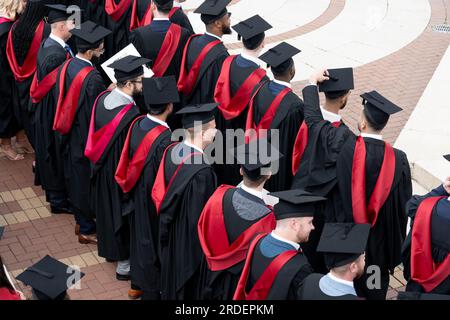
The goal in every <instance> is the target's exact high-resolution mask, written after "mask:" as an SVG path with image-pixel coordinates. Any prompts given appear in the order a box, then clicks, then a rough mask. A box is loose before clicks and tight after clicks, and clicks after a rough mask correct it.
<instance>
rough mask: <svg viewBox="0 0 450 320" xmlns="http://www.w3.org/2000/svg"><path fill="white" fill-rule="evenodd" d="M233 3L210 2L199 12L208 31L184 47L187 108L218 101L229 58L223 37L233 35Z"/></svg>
mask: <svg viewBox="0 0 450 320" xmlns="http://www.w3.org/2000/svg"><path fill="white" fill-rule="evenodd" d="M230 2H231V0H206V1H205V2H203V3H202V5H200V7H198V8H197V9H196V10H195V13H200V14H201V20H202V21H203V23H204V24H205V26H206V32H205V34H202V35H200V34H196V35H193V36H191V37H190V38H189V40H188V43H187V44H186V47H185V48H184V52H183V58H182V61H181V70H180V77H179V80H178V90H179V92H180V93H181V94H182V101H183V105H189V104H202V103H212V102H214V89H215V86H216V83H217V79H218V78H219V75H220V70H221V69H222V64H223V62H224V61H225V59H226V58H227V57H228V56H229V54H228V51H227V49H226V48H225V46H224V44H223V42H222V36H223V35H224V34H231V27H230V23H231V22H230V21H231V19H230V16H231V13H229V12H228V11H227V8H226V6H227V5H228V4H229V3H230Z"/></svg>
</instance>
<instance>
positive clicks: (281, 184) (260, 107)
mask: <svg viewBox="0 0 450 320" xmlns="http://www.w3.org/2000/svg"><path fill="white" fill-rule="evenodd" d="M284 92H286V94H285V95H284V96H283V98H282V100H281V102H280V103H279V104H278V107H277V102H278V101H275V99H276V98H277V97H278V96H279V95H281V94H283V93H284ZM303 108H304V105H303V101H302V100H301V99H300V98H299V97H298V96H297V95H296V94H295V93H294V92H292V91H291V90H288V89H287V87H285V86H283V85H281V84H279V83H276V82H274V81H270V82H266V83H264V84H263V85H262V86H261V87H260V88H259V90H258V93H257V94H256V95H255V96H254V98H253V99H252V102H251V105H250V109H249V115H248V118H247V125H246V130H248V129H254V130H256V131H258V130H261V129H262V130H279V135H278V136H279V141H276V143H278V144H279V145H278V146H277V147H278V149H279V151H280V153H281V154H283V157H282V158H281V159H280V160H279V162H278V164H279V166H278V173H276V174H274V175H273V176H272V177H271V178H270V179H269V181H268V182H267V183H266V189H267V190H269V191H271V192H275V191H283V190H288V189H290V188H291V185H292V180H293V175H292V171H291V168H292V152H293V145H294V142H295V133H297V132H298V131H299V129H300V125H301V124H302V123H303ZM268 134H269V136H268V139H269V141H271V135H270V132H268ZM272 143H275V142H272Z"/></svg>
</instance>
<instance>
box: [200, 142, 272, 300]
mask: <svg viewBox="0 0 450 320" xmlns="http://www.w3.org/2000/svg"><path fill="white" fill-rule="evenodd" d="M270 151H272V152H271V153H270V156H269V154H268V153H269V152H270ZM260 153H261V154H263V153H264V155H262V156H260ZM276 153H278V152H277V151H276V150H275V149H274V148H273V147H272V146H271V145H270V144H269V143H268V142H267V140H265V139H262V140H259V141H256V140H255V141H253V142H252V143H251V144H243V145H241V146H239V147H238V148H237V150H236V156H237V159H238V161H239V163H240V164H241V175H242V176H243V182H242V183H241V184H240V185H239V187H233V186H230V185H221V186H220V187H219V188H218V189H217V190H216V191H215V192H214V194H213V195H212V196H211V198H210V199H209V200H208V202H207V203H206V205H205V208H204V209H203V211H202V214H201V216H200V220H199V223H198V236H199V239H200V244H201V245H202V249H203V253H204V254H205V256H206V261H207V262H208V268H209V270H211V272H210V273H209V278H208V283H207V287H206V289H205V292H204V295H203V299H207V300H231V299H233V295H234V292H235V290H236V286H237V283H238V280H239V277H240V275H241V272H242V268H243V266H244V261H245V257H246V255H247V251H248V247H249V245H250V242H251V240H252V239H253V238H254V237H255V236H256V235H257V234H259V233H269V232H271V231H272V230H273V229H274V228H275V216H274V214H273V209H272V207H270V206H269V203H268V200H267V194H268V191H267V190H265V189H264V185H265V183H266V182H267V181H268V180H269V179H270V177H271V168H270V167H271V164H272V161H274V160H278V158H279V157H280V155H278V154H276ZM266 154H267V155H266Z"/></svg>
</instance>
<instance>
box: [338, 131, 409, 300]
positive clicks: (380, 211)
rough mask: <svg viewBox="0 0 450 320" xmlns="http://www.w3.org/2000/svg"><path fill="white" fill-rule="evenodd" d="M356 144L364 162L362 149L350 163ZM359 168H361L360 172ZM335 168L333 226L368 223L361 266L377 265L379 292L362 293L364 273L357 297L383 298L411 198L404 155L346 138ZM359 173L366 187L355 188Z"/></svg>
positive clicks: (396, 259) (376, 142) (397, 257)
mask: <svg viewBox="0 0 450 320" xmlns="http://www.w3.org/2000/svg"><path fill="white" fill-rule="evenodd" d="M358 139H359V141H360V143H361V144H359V146H362V145H365V150H366V152H365V154H366V157H365V160H364V159H361V161H358V160H357V158H358V156H361V155H362V154H363V152H362V149H358V151H357V157H356V158H354V154H355V148H356V147H355V146H357V145H356V143H357V141H358ZM362 143H363V144H362ZM389 150H391V151H389ZM386 152H388V155H386V160H383V159H384V158H385V153H386ZM389 153H390V154H391V156H389ZM363 165H365V168H361V166H363ZM336 168H337V177H338V186H339V192H340V197H341V199H342V203H343V208H344V210H343V211H342V212H336V216H335V220H334V221H335V222H356V223H371V224H372V228H371V230H370V235H369V239H368V242H367V249H366V265H367V266H370V265H377V266H379V268H380V270H381V273H382V288H381V290H367V289H366V287H365V285H364V284H365V283H366V282H365V279H366V277H367V273H365V275H364V276H363V277H361V278H360V279H358V281H357V282H356V284H357V290H359V294H358V295H362V296H365V297H367V298H374V299H384V298H385V295H386V292H387V289H388V284H389V276H388V272H391V273H393V272H394V269H395V267H396V266H397V265H399V264H400V262H401V248H402V245H403V241H404V240H405V236H406V223H407V216H406V202H407V201H408V200H409V199H410V198H411V193H412V185H411V173H410V169H409V163H408V159H407V157H406V154H405V153H404V152H402V151H400V150H397V149H393V148H392V147H390V146H389V145H386V143H385V142H384V141H381V140H376V139H373V138H361V137H358V138H356V137H351V138H349V139H348V140H347V141H346V143H345V144H344V146H343V148H342V150H341V152H340V154H339V157H338V159H337V166H336ZM364 169H365V170H364ZM364 171H365V172H364ZM363 173H365V178H364V179H365V183H361V185H360V184H359V183H358V182H357V181H358V179H357V176H358V175H359V174H363ZM380 177H381V178H382V179H383V180H382V181H383V182H382V183H381V184H380V188H378V187H377V188H375V185H376V183H377V181H379V179H380ZM383 177H384V178H383ZM389 179H391V180H389ZM352 180H353V185H352ZM389 182H391V183H389ZM383 187H384V188H383ZM364 189H365V192H364ZM356 200H358V201H363V202H365V204H366V206H365V207H367V208H368V209H367V214H366V215H365V216H362V215H363V214H361V213H362V212H363V211H364V209H365V208H364V207H362V208H359V207H358V203H357V201H356ZM359 203H361V202H359ZM377 204H379V206H380V207H378V206H377ZM354 208H355V209H354ZM357 208H358V209H357ZM329 218H331V217H329Z"/></svg>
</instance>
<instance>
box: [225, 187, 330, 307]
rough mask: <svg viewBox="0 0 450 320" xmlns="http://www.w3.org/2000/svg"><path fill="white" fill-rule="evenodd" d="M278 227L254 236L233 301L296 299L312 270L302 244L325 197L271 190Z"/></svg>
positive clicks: (299, 192) (312, 227)
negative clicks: (319, 203) (317, 206)
mask: <svg viewBox="0 0 450 320" xmlns="http://www.w3.org/2000/svg"><path fill="white" fill-rule="evenodd" d="M270 195H272V196H274V197H278V198H279V202H278V203H277V204H276V205H275V207H274V213H275V218H276V221H277V222H276V228H275V230H273V231H272V232H271V233H262V234H260V235H258V236H257V237H255V239H254V240H253V241H252V243H251V244H250V248H249V251H248V254H247V258H246V260H245V265H244V269H243V271H242V274H241V277H240V278H239V282H238V285H237V289H236V292H235V294H234V297H233V299H234V300H295V299H299V297H298V289H299V288H300V285H301V283H302V281H303V280H304V279H305V278H306V277H307V276H308V275H310V274H311V273H313V269H312V268H311V266H310V264H309V263H308V259H307V258H306V256H305V255H304V254H303V253H302V250H301V244H302V243H305V242H307V241H308V237H309V234H310V232H311V230H314V226H313V223H312V221H313V216H314V212H315V211H316V209H315V204H316V203H317V202H321V201H323V200H325V198H323V197H320V196H315V195H313V194H311V193H309V192H306V191H304V190H299V189H297V190H295V189H294V190H288V191H281V192H275V193H271V194H270Z"/></svg>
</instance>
